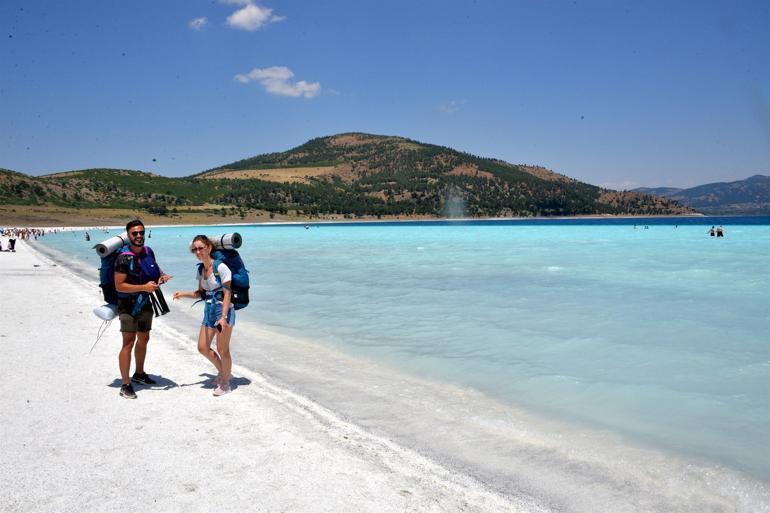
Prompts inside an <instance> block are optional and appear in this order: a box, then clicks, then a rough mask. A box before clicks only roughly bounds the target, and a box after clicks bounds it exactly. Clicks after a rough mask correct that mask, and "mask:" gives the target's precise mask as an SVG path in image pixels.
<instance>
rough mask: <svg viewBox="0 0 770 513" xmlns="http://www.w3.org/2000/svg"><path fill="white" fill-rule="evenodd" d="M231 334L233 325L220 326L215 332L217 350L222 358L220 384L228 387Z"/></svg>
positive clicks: (230, 370) (230, 368)
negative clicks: (216, 332)
mask: <svg viewBox="0 0 770 513" xmlns="http://www.w3.org/2000/svg"><path fill="white" fill-rule="evenodd" d="M232 334H233V327H232V326H228V327H226V328H222V331H221V332H220V333H218V334H217V352H218V353H219V357H220V358H221V359H222V381H221V383H220V384H221V385H224V386H225V387H227V388H229V386H230V378H231V377H232V376H231V374H232V368H233V359H232V357H231V356H230V336H231V335H232Z"/></svg>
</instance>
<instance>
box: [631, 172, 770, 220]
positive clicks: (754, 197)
mask: <svg viewBox="0 0 770 513" xmlns="http://www.w3.org/2000/svg"><path fill="white" fill-rule="evenodd" d="M634 191H635V192H640V193H643V194H651V195H653V196H659V197H662V198H666V199H672V200H675V201H677V202H679V203H681V204H682V205H686V206H688V207H691V208H693V209H695V210H697V211H698V212H703V213H704V214H764V215H768V214H770V176H764V175H754V176H751V177H749V178H747V179H745V180H737V181H735V182H717V183H709V184H705V185H699V186H697V187H692V188H690V189H673V188H669V187H659V188H655V189H650V188H640V189H634Z"/></svg>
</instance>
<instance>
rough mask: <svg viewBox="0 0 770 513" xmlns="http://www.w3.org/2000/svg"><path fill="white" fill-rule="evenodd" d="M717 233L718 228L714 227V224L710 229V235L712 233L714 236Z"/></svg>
mask: <svg viewBox="0 0 770 513" xmlns="http://www.w3.org/2000/svg"><path fill="white" fill-rule="evenodd" d="M716 234H717V232H716V228H714V227H713V226H712V227H711V229H710V230H709V235H711V236H712V237H713V236H714V235H716Z"/></svg>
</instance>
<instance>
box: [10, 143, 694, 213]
mask: <svg viewBox="0 0 770 513" xmlns="http://www.w3.org/2000/svg"><path fill="white" fill-rule="evenodd" d="M0 203H5V204H43V203H46V204H53V205H62V206H70V207H77V208H93V207H103V206H111V207H120V208H146V209H148V210H149V209H153V211H154V212H163V211H166V210H168V211H173V209H176V208H183V207H189V206H194V205H203V204H209V205H226V206H228V208H232V209H238V210H240V211H243V210H248V209H261V210H267V211H270V212H276V213H282V214H285V213H286V212H289V211H292V212H297V213H300V214H303V215H310V216H320V215H329V214H333V215H339V216H345V217H359V216H381V215H399V216H401V215H403V216H409V215H420V216H449V217H452V216H461V215H462V216H469V217H480V216H483V217H505V216H555V215H558V216H568V215H588V214H636V215H667V214H688V213H692V210H690V209H688V208H686V207H682V206H681V205H679V204H677V203H676V202H675V201H672V200H670V199H666V198H659V197H655V196H650V195H646V194H643V193H639V192H617V191H611V190H607V189H602V188H600V187H596V186H594V185H590V184H586V183H582V182H579V181H577V180H573V179H572V178H569V177H567V176H564V175H561V174H558V173H555V172H553V171H550V170H548V169H545V168H543V167H538V166H527V165H514V164H510V163H508V162H504V161H501V160H497V159H490V158H484V157H479V156H475V155H470V154H468V153H463V152H459V151H457V150H453V149H451V148H447V147H443V146H436V145H432V144H425V143H420V142H417V141H413V140H410V139H406V138H403V137H392V136H378V135H371V134H363V133H348V134H339V135H334V136H329V137H321V138H317V139H312V140H310V141H308V142H307V143H305V144H303V145H301V146H298V147H296V148H293V149H291V150H288V151H285V152H278V153H269V154H264V155H258V156H255V157H250V158H247V159H243V160H239V161H235V162H232V163H230V164H226V165H223V166H219V167H217V168H215V169H211V170H208V171H205V172H202V173H198V174H196V175H193V176H189V177H185V178H169V177H163V176H158V175H154V174H151V173H145V172H141V171H131V170H117V169H88V170H77V171H67V172H62V173H55V174H51V175H46V176H41V177H31V176H27V175H23V174H19V173H15V172H10V171H0Z"/></svg>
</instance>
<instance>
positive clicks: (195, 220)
mask: <svg viewBox="0 0 770 513" xmlns="http://www.w3.org/2000/svg"><path fill="white" fill-rule="evenodd" d="M27 207H29V206H27V205H24V206H20V205H0V215H2V218H3V221H2V223H3V224H4V225H6V226H4V227H13V226H17V227H28V228H41V229H51V228H61V227H64V226H69V227H72V228H100V227H101V228H103V227H116V228H119V227H120V226H122V225H120V224H115V221H116V220H124V219H125V220H128V219H133V218H136V217H138V218H139V219H142V220H143V221H145V224H146V225H147V226H152V227H158V228H160V227H164V226H221V225H233V226H237V225H282V224H289V225H291V224H337V223H339V224H349V223H353V224H357V223H393V222H405V223H411V222H473V221H539V220H543V221H547V220H568V219H677V218H681V219H693V218H696V219H698V218H708V217H744V216H741V215H718V216H716V215H707V214H701V213H694V214H671V215H629V214H619V215H615V214H585V215H575V216H545V217H543V216H540V217H537V216H532V217H452V218H450V217H435V216H412V217H410V216H382V217H380V218H377V217H376V216H367V217H361V218H344V217H343V216H337V217H334V216H329V217H327V218H318V217H315V218H314V217H305V216H276V219H270V218H268V217H269V216H267V214H266V213H264V212H261V213H258V214H256V215H254V216H251V217H250V218H249V220H242V219H239V220H237V221H234V222H227V218H225V217H216V216H213V215H206V216H201V215H186V216H185V217H187V219H184V218H182V216H180V218H179V220H178V222H169V221H172V219H170V218H169V217H166V216H158V215H155V214H150V213H148V212H144V211H138V210H130V209H126V210H124V211H123V210H120V209H107V210H108V211H109V212H110V213H109V214H103V213H102V214H100V213H99V212H98V211H97V210H98V209H96V210H95V209H75V210H73V211H72V212H69V211H67V210H66V208H65V207H52V206H41V207H37V208H36V209H33V210H32V213H25V214H19V213H17V212H16V208H27ZM46 209H48V210H50V212H46ZM91 211H94V213H91ZM755 217H756V216H755ZM759 217H762V216H759ZM78 219H82V220H81V221H75V222H73V220H78ZM97 219H98V220H99V221H102V222H97ZM173 221H176V219H174V220H173Z"/></svg>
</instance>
